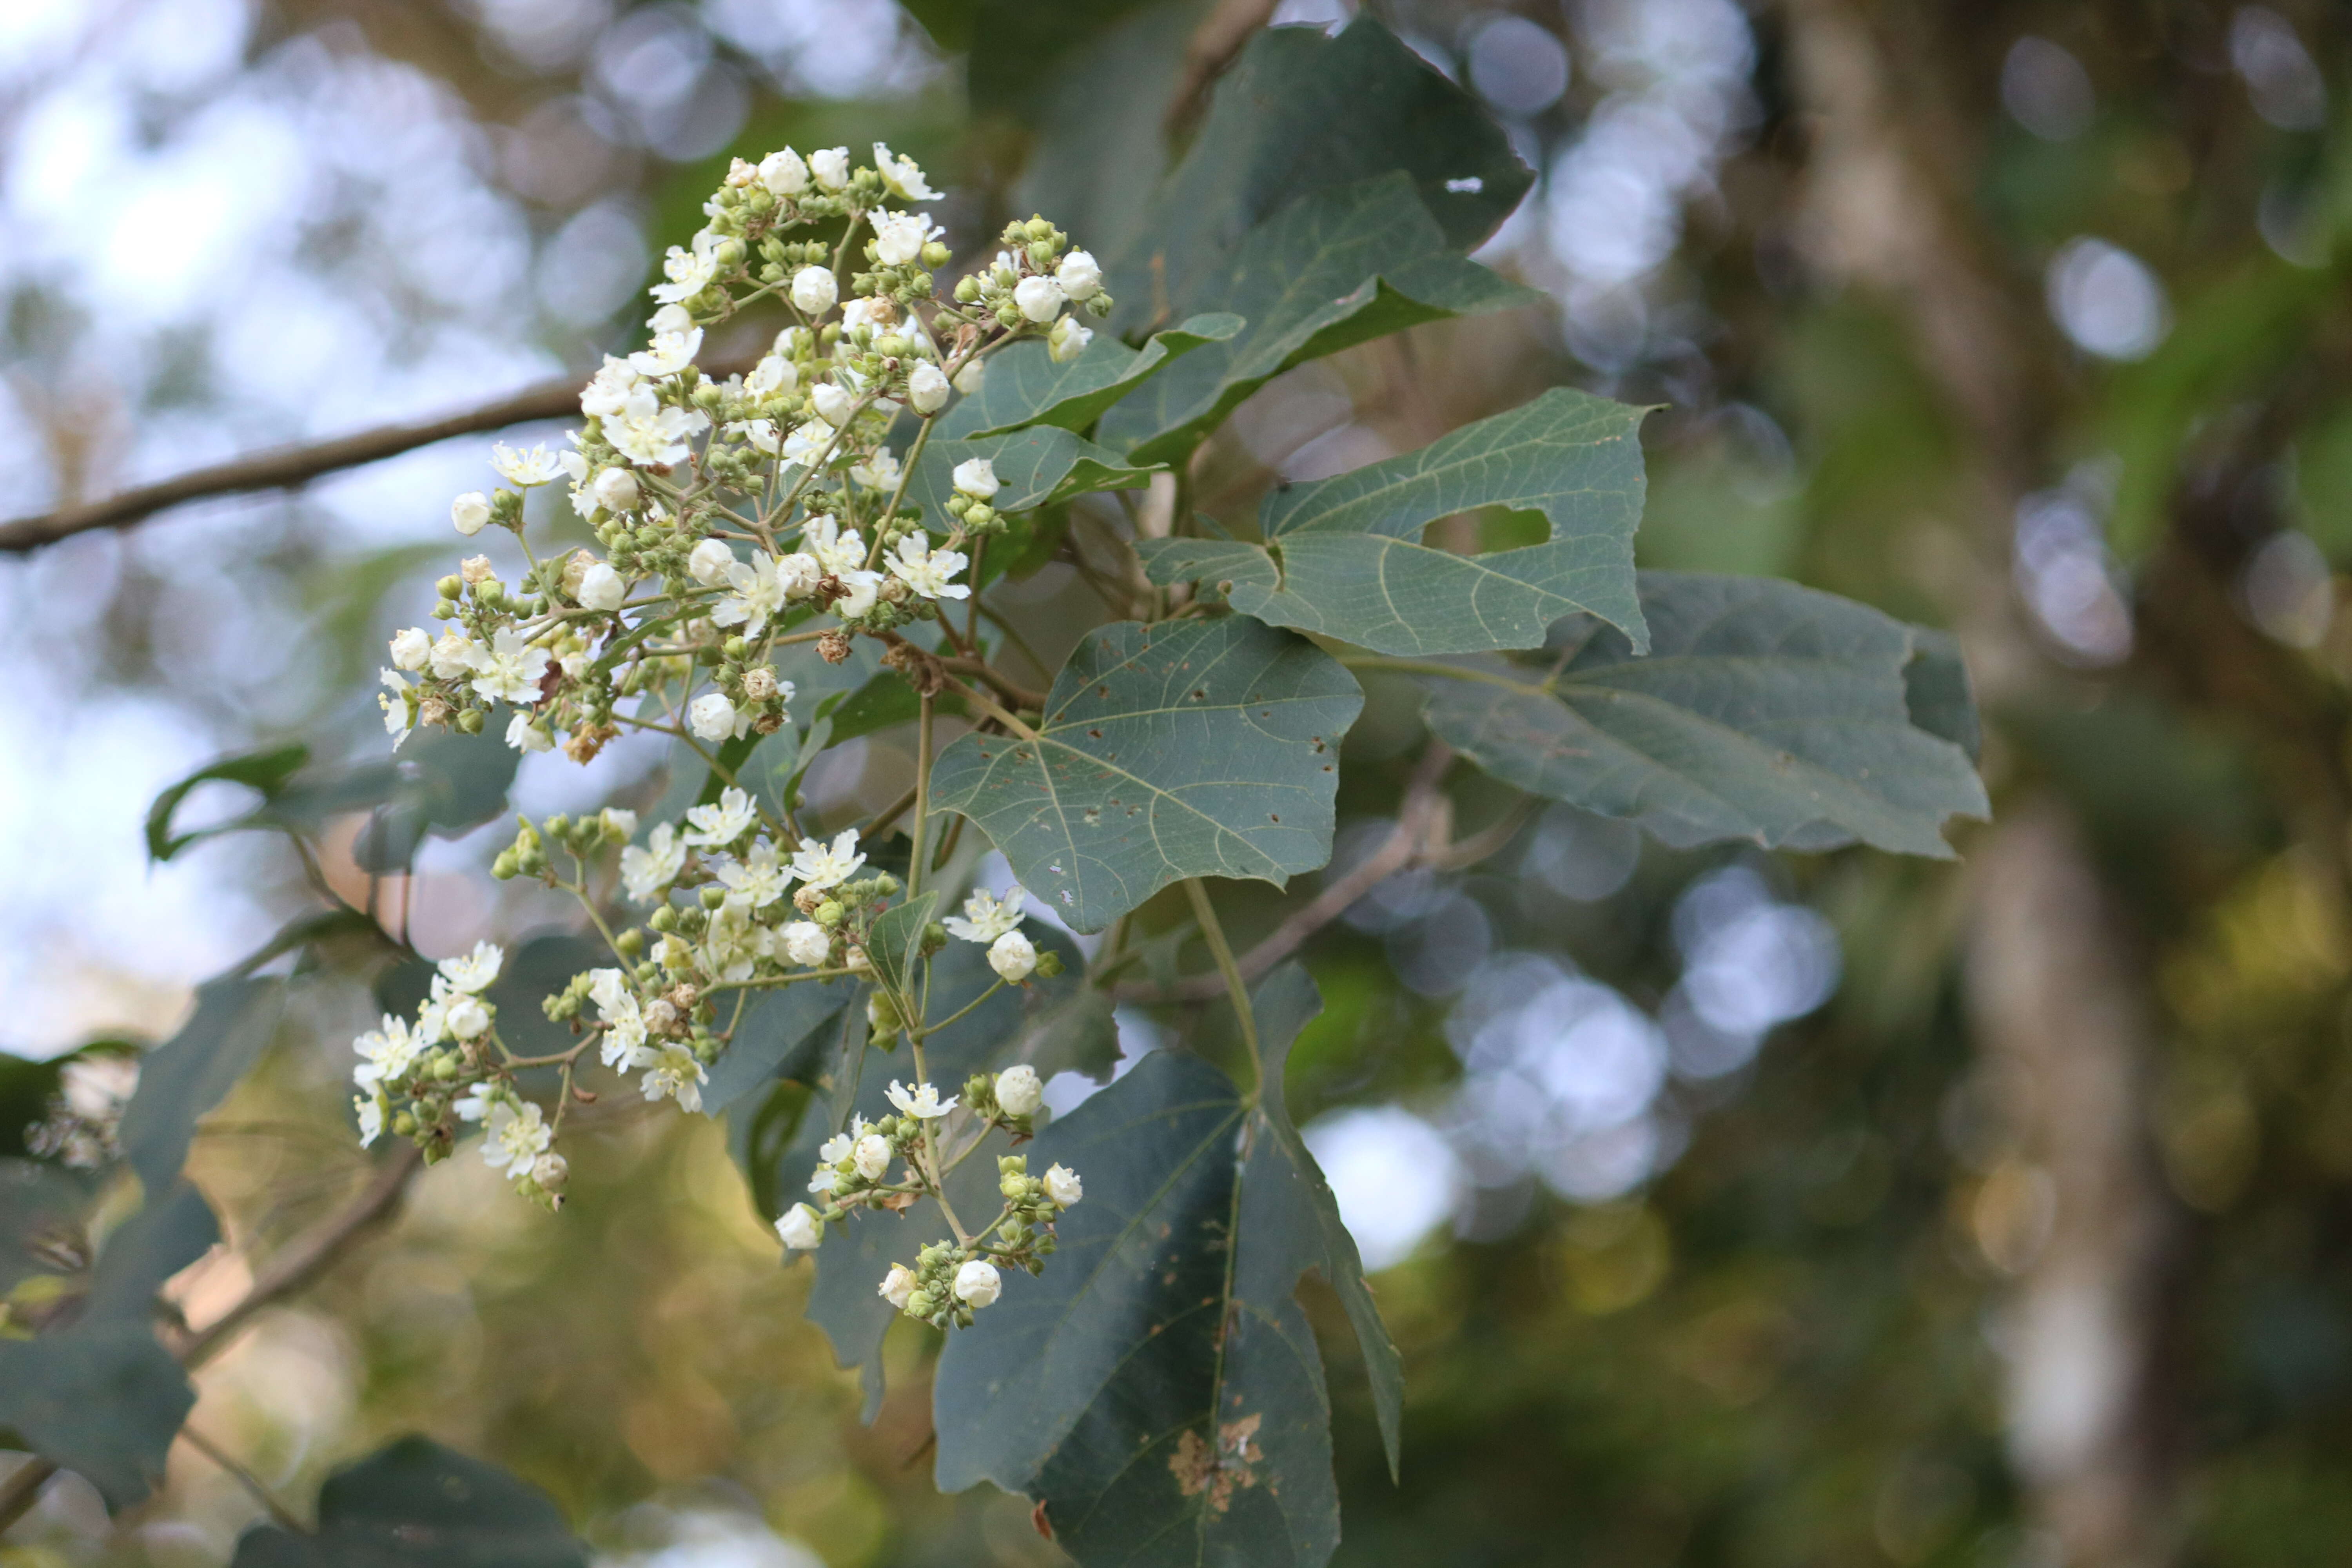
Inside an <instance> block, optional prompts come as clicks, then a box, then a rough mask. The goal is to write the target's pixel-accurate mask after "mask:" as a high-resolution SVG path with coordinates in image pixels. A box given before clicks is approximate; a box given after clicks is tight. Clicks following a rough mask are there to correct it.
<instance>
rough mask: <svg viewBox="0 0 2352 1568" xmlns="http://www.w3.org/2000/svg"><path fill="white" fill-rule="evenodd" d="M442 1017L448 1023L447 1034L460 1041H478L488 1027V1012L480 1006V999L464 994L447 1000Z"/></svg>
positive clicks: (486, 1008) (461, 993)
mask: <svg viewBox="0 0 2352 1568" xmlns="http://www.w3.org/2000/svg"><path fill="white" fill-rule="evenodd" d="M443 1016H444V1017H445V1018H446V1019H447V1021H448V1027H449V1033H450V1034H452V1035H454V1036H456V1037H457V1038H458V1039H461V1040H472V1039H478V1038H480V1037H481V1035H482V1032H483V1031H484V1030H486V1029H488V1027H489V1026H490V1010H489V1009H488V1007H485V1006H483V1005H482V999H481V998H480V997H478V996H475V995H471V994H467V993H464V992H460V993H459V994H457V995H455V996H452V997H451V998H449V1007H448V1011H447V1012H446V1013H445V1014H444V1015H443Z"/></svg>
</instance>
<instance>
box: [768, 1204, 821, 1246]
mask: <svg viewBox="0 0 2352 1568" xmlns="http://www.w3.org/2000/svg"><path fill="white" fill-rule="evenodd" d="M776 1236H777V1238H778V1239H780V1240H781V1241H782V1242H783V1244H784V1245H785V1246H786V1247H791V1248H792V1249H793V1251H794V1252H806V1251H808V1250H810V1249H811V1248H812V1247H815V1246H816V1245H817V1244H818V1243H819V1242H821V1241H823V1240H824V1226H823V1225H821V1224H820V1223H819V1222H818V1219H817V1213H816V1210H814V1209H813V1208H811V1207H809V1206H808V1205H806V1204H794V1205H793V1206H792V1207H790V1208H788V1209H786V1210H785V1211H784V1212H783V1213H782V1215H778V1216H777V1218H776Z"/></svg>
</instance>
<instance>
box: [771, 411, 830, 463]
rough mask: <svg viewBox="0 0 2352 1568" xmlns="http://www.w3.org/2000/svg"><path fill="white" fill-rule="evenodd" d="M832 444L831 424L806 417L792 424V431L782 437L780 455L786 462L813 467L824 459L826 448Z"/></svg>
mask: <svg viewBox="0 0 2352 1568" xmlns="http://www.w3.org/2000/svg"><path fill="white" fill-rule="evenodd" d="M833 444H834V433H833V426H830V425H827V424H826V423H825V422H824V420H822V419H807V420H803V421H802V422H801V423H800V424H798V425H795V426H793V433H792V434H791V435H789V436H787V437H784V445H783V450H782V457H783V459H784V461H785V462H787V463H796V464H798V465H799V466H800V467H802V468H814V467H816V465H817V464H818V463H820V462H822V461H824V455H825V452H826V450H827V449H828V448H830V447H832V446H833Z"/></svg>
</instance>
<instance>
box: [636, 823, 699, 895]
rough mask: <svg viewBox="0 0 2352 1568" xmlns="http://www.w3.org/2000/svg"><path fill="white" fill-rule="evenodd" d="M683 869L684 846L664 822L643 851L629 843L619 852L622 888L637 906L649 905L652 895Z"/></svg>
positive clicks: (668, 883) (671, 828) (672, 827)
mask: <svg viewBox="0 0 2352 1568" xmlns="http://www.w3.org/2000/svg"><path fill="white" fill-rule="evenodd" d="M685 869H686V846H685V845H684V844H682V843H680V842H679V841H678V837H677V828H676V827H674V826H671V825H670V824H668V823H667V822H665V823H663V824H661V825H660V826H657V827H656V828H655V829H654V831H653V837H651V838H650V839H648V840H647V841H646V847H644V848H642V849H640V848H639V847H636V846H635V845H634V844H632V845H630V846H629V847H627V848H625V849H624V850H622V851H621V886H622V887H623V888H624V889H626V890H627V892H628V895H629V897H630V898H631V899H633V900H635V901H636V902H638V903H641V904H643V903H649V902H651V901H652V900H653V897H654V894H655V893H656V892H657V891H659V890H660V889H663V888H667V887H668V886H669V885H670V884H671V883H672V882H675V881H677V876H678V873H679V872H681V871H683V870H685Z"/></svg>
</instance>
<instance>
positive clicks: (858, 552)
mask: <svg viewBox="0 0 2352 1568" xmlns="http://www.w3.org/2000/svg"><path fill="white" fill-rule="evenodd" d="M801 547H802V548H803V549H804V550H806V551H807V552H809V554H811V555H812V556H814V557H815V558H816V563H817V564H818V565H819V566H821V567H823V568H824V570H825V571H827V572H831V573H835V574H843V573H848V572H855V571H856V570H857V569H858V568H859V567H861V566H863V565H865V564H866V541H865V540H863V539H861V538H859V537H858V534H857V531H856V529H854V528H853V529H850V530H849V531H846V532H844V531H842V528H841V525H840V524H839V523H837V522H835V521H834V520H833V517H832V514H830V513H824V512H821V513H819V514H818V515H817V516H815V517H813V518H811V519H809V520H808V525H807V526H806V527H805V528H803V530H802V531H801Z"/></svg>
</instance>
